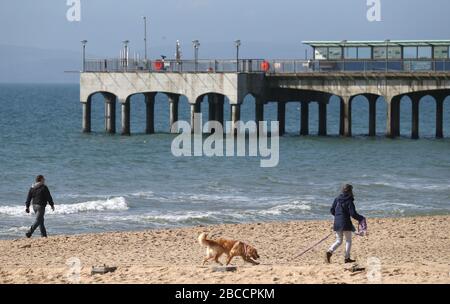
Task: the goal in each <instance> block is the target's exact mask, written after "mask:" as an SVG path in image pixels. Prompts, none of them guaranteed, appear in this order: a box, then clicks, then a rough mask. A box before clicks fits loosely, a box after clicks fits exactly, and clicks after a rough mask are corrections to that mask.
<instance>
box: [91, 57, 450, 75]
mask: <svg viewBox="0 0 450 304" xmlns="http://www.w3.org/2000/svg"><path fill="white" fill-rule="evenodd" d="M85 72H155V73H165V72H171V73H235V72H240V73H268V74H298V73H332V72H342V73H345V72H348V73H376V72H384V73H386V72H392V73H394V72H396V73H413V72H450V60H448V59H447V60H432V59H405V60H283V59H280V60H263V59H242V60H239V61H237V60H198V61H195V60H179V61H177V60H154V61H144V60H134V59H129V60H125V59H88V60H86V61H85Z"/></svg>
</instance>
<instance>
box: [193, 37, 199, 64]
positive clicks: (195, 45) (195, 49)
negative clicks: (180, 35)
mask: <svg viewBox="0 0 450 304" xmlns="http://www.w3.org/2000/svg"><path fill="white" fill-rule="evenodd" d="M192 46H193V47H194V55H195V71H196V72H197V71H198V49H199V48H200V41H198V40H194V41H192Z"/></svg>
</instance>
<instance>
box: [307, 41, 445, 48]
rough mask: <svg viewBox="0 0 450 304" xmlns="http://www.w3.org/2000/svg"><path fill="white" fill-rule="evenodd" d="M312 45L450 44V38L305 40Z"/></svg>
mask: <svg viewBox="0 0 450 304" xmlns="http://www.w3.org/2000/svg"><path fill="white" fill-rule="evenodd" d="M303 44H306V45H309V46H312V47H343V46H346V47H373V46H386V45H389V46H413V47H414V46H450V40H384V41H381V40H378V41H376V40H375V41H347V40H343V41H303Z"/></svg>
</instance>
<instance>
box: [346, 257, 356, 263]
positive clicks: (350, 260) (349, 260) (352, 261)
mask: <svg viewBox="0 0 450 304" xmlns="http://www.w3.org/2000/svg"><path fill="white" fill-rule="evenodd" d="M355 262H356V260H352V259H351V258H347V259H345V264H348V263H355Z"/></svg>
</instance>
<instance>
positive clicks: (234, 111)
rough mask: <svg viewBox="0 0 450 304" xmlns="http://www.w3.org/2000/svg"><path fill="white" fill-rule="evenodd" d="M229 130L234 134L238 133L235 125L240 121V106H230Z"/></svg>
mask: <svg viewBox="0 0 450 304" xmlns="http://www.w3.org/2000/svg"><path fill="white" fill-rule="evenodd" d="M230 112H231V130H232V132H234V133H235V134H236V133H237V132H238V129H237V125H236V123H237V122H238V121H239V120H241V105H240V104H232V105H231V111H230Z"/></svg>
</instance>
